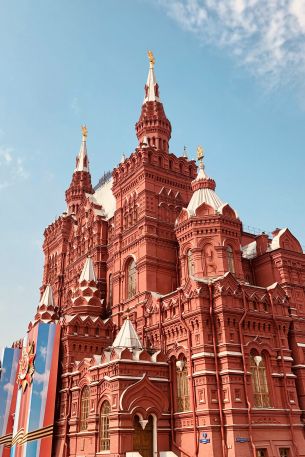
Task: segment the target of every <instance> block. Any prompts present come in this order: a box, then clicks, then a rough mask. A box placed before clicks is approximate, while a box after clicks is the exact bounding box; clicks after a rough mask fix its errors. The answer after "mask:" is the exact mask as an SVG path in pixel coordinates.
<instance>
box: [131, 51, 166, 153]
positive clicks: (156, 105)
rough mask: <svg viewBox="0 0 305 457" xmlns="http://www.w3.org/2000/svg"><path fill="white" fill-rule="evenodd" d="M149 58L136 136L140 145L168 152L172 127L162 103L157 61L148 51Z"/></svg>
mask: <svg viewBox="0 0 305 457" xmlns="http://www.w3.org/2000/svg"><path fill="white" fill-rule="evenodd" d="M148 57H149V70H148V77H147V82H146V85H145V96H144V101H143V105H142V110H141V115H140V119H139V121H138V122H137V123H136V134H137V137H138V140H139V144H140V145H141V144H144V143H145V144H147V145H148V146H154V147H155V148H156V149H158V150H161V151H164V152H168V149H169V140H170V137H171V131H172V127H171V123H170V122H169V120H168V119H167V117H166V115H165V112H164V108H163V104H162V103H161V99H160V94H159V86H158V83H157V80H156V76H155V71H154V64H155V59H154V56H153V54H152V52H151V51H148Z"/></svg>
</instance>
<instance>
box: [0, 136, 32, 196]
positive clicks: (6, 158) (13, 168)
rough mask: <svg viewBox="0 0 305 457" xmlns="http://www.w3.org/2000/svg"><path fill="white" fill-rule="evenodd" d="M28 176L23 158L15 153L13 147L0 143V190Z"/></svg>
mask: <svg viewBox="0 0 305 457" xmlns="http://www.w3.org/2000/svg"><path fill="white" fill-rule="evenodd" d="M28 177H29V173H28V172H27V170H26V169H25V167H24V160H23V159H22V158H21V157H20V156H18V155H16V153H15V151H14V149H13V148H9V147H6V146H1V145H0V191H1V190H2V189H5V188H7V187H10V186H12V185H13V184H14V183H16V182H18V181H20V180H25V179H27V178H28Z"/></svg>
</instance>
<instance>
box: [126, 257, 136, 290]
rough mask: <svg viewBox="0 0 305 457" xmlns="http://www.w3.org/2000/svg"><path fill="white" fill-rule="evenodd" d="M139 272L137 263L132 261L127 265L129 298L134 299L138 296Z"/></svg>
mask: <svg viewBox="0 0 305 457" xmlns="http://www.w3.org/2000/svg"><path fill="white" fill-rule="evenodd" d="M136 287H137V270H136V262H135V261H134V259H130V261H129V262H128V264H127V298H132V297H133V296H134V295H135V294H136Z"/></svg>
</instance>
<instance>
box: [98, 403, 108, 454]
mask: <svg viewBox="0 0 305 457" xmlns="http://www.w3.org/2000/svg"><path fill="white" fill-rule="evenodd" d="M109 413H110V403H109V401H104V403H103V405H102V408H101V414H100V451H109V450H110V432H109Z"/></svg>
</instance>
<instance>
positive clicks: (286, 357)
mask: <svg viewBox="0 0 305 457" xmlns="http://www.w3.org/2000/svg"><path fill="white" fill-rule="evenodd" d="M276 360H282V357H281V356H280V355H278V356H277V358H276ZM283 360H285V361H286V362H293V358H292V357H289V356H288V355H284V357H283Z"/></svg>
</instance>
